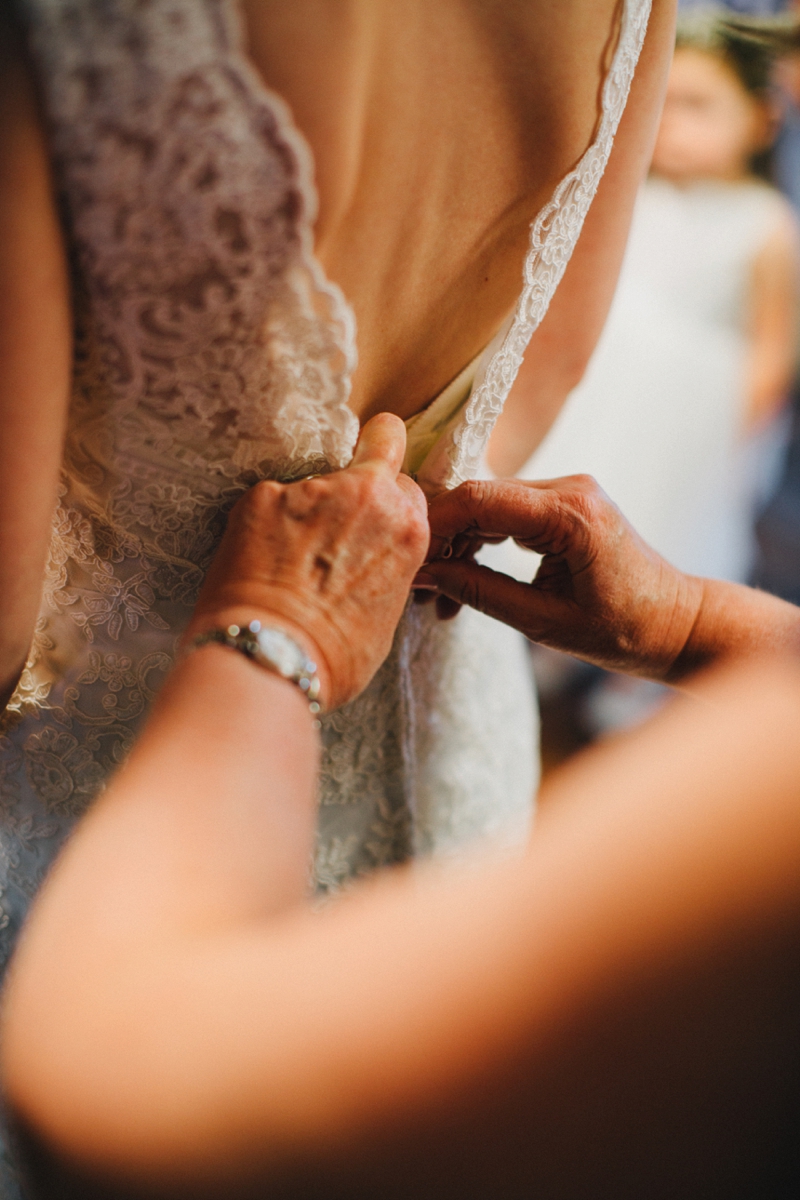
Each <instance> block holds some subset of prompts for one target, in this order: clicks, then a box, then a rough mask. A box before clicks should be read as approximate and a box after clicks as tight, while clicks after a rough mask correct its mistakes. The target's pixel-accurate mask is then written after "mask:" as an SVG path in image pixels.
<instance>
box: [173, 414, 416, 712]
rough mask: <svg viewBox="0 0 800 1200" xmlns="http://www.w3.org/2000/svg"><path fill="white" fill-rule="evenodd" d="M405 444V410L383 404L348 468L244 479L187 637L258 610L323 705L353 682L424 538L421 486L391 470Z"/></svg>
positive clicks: (387, 636)
mask: <svg viewBox="0 0 800 1200" xmlns="http://www.w3.org/2000/svg"><path fill="white" fill-rule="evenodd" d="M404 452H405V428H404V426H403V423H402V421H401V420H400V419H399V418H398V417H395V416H393V415H392V414H391V413H381V414H379V415H378V416H376V417H373V418H372V420H371V421H369V422H368V423H367V424H366V425H365V426H364V428H363V430H362V431H361V437H360V438H359V442H358V446H357V448H356V452H355V455H354V457H353V461H352V463H351V465H350V466H349V467H348V468H347V469H346V470H344V471H337V472H335V473H334V474H331V475H322V476H318V477H316V478H314V479H306V480H301V481H300V482H298V483H291V484H280V483H271V482H265V483H259V484H257V485H256V486H255V487H254V488H252V489H251V490H250V491H249V492H248V493H247V494H246V495H244V496H243V497H242V498H241V500H240V501H239V502H238V504H237V505H236V507H235V508H234V509H233V511H232V512H231V515H230V517H229V518H228V527H227V529H226V531H225V536H224V538H223V539H222V544H221V545H220V548H219V551H218V552H217V555H216V557H215V559H214V562H213V563H212V565H211V569H210V571H209V573H208V577H207V579H206V582H205V584H204V586H203V590H202V592H201V595H200V599H199V601H198V605H197V608H196V610H195V615H194V618H193V620H192V623H191V625H190V628H189V630H188V632H187V638H188V639H191V638H193V637H196V636H197V634H199V633H202V632H203V631H204V630H206V629H209V628H213V627H216V626H220V625H223V626H224V625H229V624H231V623H232V622H236V623H237V624H246V623H247V622H249V621H251V620H252V619H253V618H254V617H255V618H257V619H258V620H260V621H261V622H262V624H265V625H277V626H280V627H281V628H283V629H285V630H286V632H287V633H289V634H290V635H292V636H294V637H296V638H297V639H298V640H299V641H300V643H301V645H302V646H303V647H304V648H305V649H306V651H307V653H308V654H309V656H310V657H311V658H312V659H313V660H314V661H315V662H316V663H317V668H318V673H319V676H320V680H321V684H322V691H321V701H322V705H323V708H325V709H329V708H335V707H337V706H338V705H340V704H344V703H345V702H346V701H347V700H350V699H352V698H353V697H354V696H356V695H357V694H358V693H359V692H360V691H362V690H363V689H364V688H365V687H366V685H367V684H368V683H369V681H370V679H371V678H372V676H373V675H374V674H375V672H376V670H377V669H378V667H379V666H380V664H381V663H382V662H383V660H384V658H385V657H386V655H387V654H388V652H389V649H390V647H391V643H392V637H393V635H394V631H395V628H396V626H397V622H398V621H399V619H400V616H401V614H402V612H403V608H404V605H405V603H406V599H407V597H408V592H409V588H410V585H411V581H412V579H413V577H414V572H415V571H416V570H417V569H418V567H419V566H420V564H421V562H422V560H423V558H424V556H425V551H426V549H427V546H428V525H427V520H426V508H425V499H424V497H423V494H422V492H421V491H420V489H419V488H418V487H417V485H416V484H415V483H413V482H412V481H411V480H410V479H409V478H408V477H407V476H405V475H400V474H399V470H400V465H401V463H402V461H403V454H404Z"/></svg>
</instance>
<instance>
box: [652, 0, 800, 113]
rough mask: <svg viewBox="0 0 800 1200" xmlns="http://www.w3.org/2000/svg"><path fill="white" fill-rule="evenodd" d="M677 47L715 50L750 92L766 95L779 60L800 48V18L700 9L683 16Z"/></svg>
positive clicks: (707, 50)
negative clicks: (737, 13) (740, 14)
mask: <svg viewBox="0 0 800 1200" xmlns="http://www.w3.org/2000/svg"><path fill="white" fill-rule="evenodd" d="M675 48H676V50H682V49H689V50H701V51H703V52H704V53H705V54H712V55H713V56H714V57H715V58H719V59H721V60H722V61H723V62H725V63H726V64H727V65H728V66H729V67H730V68H731V70H732V71H734V73H735V74H736V76H737V78H738V79H739V81H740V82H741V84H742V86H743V87H744V88H745V89H746V90H747V91H748V92H750V93H751V94H752V95H755V96H763V95H764V94H765V93H767V91H768V90H769V86H770V83H771V79H772V68H773V65H774V63H775V60H776V59H777V58H780V57H781V55H784V54H790V53H792V51H797V50H800V21H798V19H797V17H793V16H786V17H745V16H734V15H733V14H732V13H726V12H723V11H721V10H720V9H719V8H707V9H700V10H696V11H694V12H689V13H685V14H682V15H681V16H679V18H678V28H677V33H676V38H675Z"/></svg>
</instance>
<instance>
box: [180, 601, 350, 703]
mask: <svg viewBox="0 0 800 1200" xmlns="http://www.w3.org/2000/svg"><path fill="white" fill-rule="evenodd" d="M254 622H256V623H258V624H259V625H260V626H261V629H262V630H270V629H277V630H279V631H280V632H281V633H284V634H286V636H287V637H288V638H290V639H291V641H292V642H294V643H295V644H296V645H297V646H298V647H299V649H300V650H302V652H303V654H304V655H305V658H306V660H307V661H308V662H309V663H310V665H312V666H313V667H315V672H314V674H315V675H316V676H317V678H318V680H319V694H318V696H317V697H316V699H317V700H318V701H319V704H320V707H321V708H322V710H323V711H326V710H327V709H328V707H329V699H330V697H331V695H332V679H331V672H330V668H329V666H328V662H327V659H326V657H325V655H324V654H323V653H322V651H321V649H320V647H319V646H318V644H317V642H316V640H315V639H314V638H312V637H310V636H309V635H308V634H307V633H306V631H305V630H304V629H302V628H301V627H300V626H299V625H298V624H296V623H295V622H293V621H290V620H287V619H286V617H284V616H283V615H279V614H277V613H274V612H271V611H270V610H269V609H265V608H260V607H255V606H253V607H250V606H249V605H248V606H244V605H232V606H229V607H224V608H219V609H209V610H206V611H203V612H200V613H196V614H195V616H194V617H193V618H192V620H191V622H190V624H189V627H188V629H187V630H186V633H185V634H184V636H183V638H182V639H181V647H182V649H184V650H188V649H189V648H190V647H191V646H192V645H193V644H195V643H196V642H197V639H198V638H202V637H203V636H204V635H207V634H209V633H211V632H213V631H220V630H228V629H230V628H231V627H238V628H239V629H241V630H247V629H248V628H249V627H250V626H251V625H252V624H253V623H254ZM275 678H277V679H279V678H282V676H281V674H280V673H278V672H276V673H275ZM283 678H284V679H285V682H286V683H288V684H290V685H291V686H292V687H294V688H297V684H296V683H295V682H293V681H292V680H291V679H290V678H288V677H286V676H283ZM303 688H305V685H303Z"/></svg>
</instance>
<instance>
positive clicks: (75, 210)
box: [0, 0, 649, 942]
mask: <svg viewBox="0 0 800 1200" xmlns="http://www.w3.org/2000/svg"><path fill="white" fill-rule="evenodd" d="M21 7H22V12H23V15H24V17H25V19H26V21H27V24H28V27H29V30H30V39H31V47H32V51H33V57H34V61H35V62H36V64H37V68H38V73H39V76H40V79H41V82H42V88H43V92H44V99H45V103H46V107H47V111H48V114H49V120H50V138H51V146H52V152H53V158H54V162H55V164H56V170H57V173H58V179H59V182H60V188H61V193H62V200H63V211H64V213H65V221H66V223H67V227H68V233H69V241H70V245H71V247H72V250H73V256H74V269H73V278H74V295H75V312H76V345H77V353H76V364H75V378H74V388H73V398H72V405H71V411H70V419H69V428H68V434H67V442H66V447H65V455H64V474H63V478H64V482H63V489H62V495H61V501H60V505H59V508H58V512H57V515H56V519H55V522H54V527H53V537H52V545H51V553H50V559H49V564H48V570H47V579H46V586H45V592H44V600H43V605H42V610H41V616H40V619H39V622H38V625H37V631H36V637H35V641H34V647H33V651H32V654H31V658H30V660H29V662H28V664H27V667H26V670H25V672H24V674H23V678H22V680H21V682H20V686H19V688H18V690H17V693H16V695H15V697H14V699H13V701H12V704H11V706H10V708H9V711H8V713H7V715H6V718H5V733H4V736H3V738H2V743H1V744H0V753H2V766H3V771H2V784H0V801H1V802H2V808H3V816H4V833H3V838H4V839H5V840H7V842H8V845H7V847H6V850H5V854H6V870H5V872H4V879H3V886H4V888H5V890H4V892H3V895H2V905H3V908H2V914H3V915H2V918H0V923H2V925H3V926H4V927H5V928H6V931H7V933H8V934H9V942H10V940H11V937H12V936H13V934H14V932H15V931H16V929H17V928H18V926H19V922H20V920H21V918H22V916H23V914H24V909H25V907H26V904H27V897H28V896H29V895H30V893H31V892H32V890H33V886H34V883H35V880H37V879H38V878H39V876H40V875H41V873H42V872H43V871H44V870H45V869H46V866H47V863H48V861H49V860H50V858H51V857H52V854H53V853H54V851H55V849H56V848H57V846H58V844H59V843H60V841H61V840H62V839H63V837H64V836H65V835H66V833H67V831H68V829H69V826H70V823H71V822H72V821H73V820H74V819H75V817H76V816H78V815H79V814H80V813H81V812H82V811H83V809H84V808H85V806H86V804H87V803H88V802H89V801H90V800H91V798H92V796H94V795H95V794H96V793H97V791H98V790H99V789H100V788H101V787H102V785H103V782H104V780H105V779H106V778H107V776H108V774H109V772H110V771H111V770H113V769H114V767H115V766H116V765H118V764H119V763H120V762H121V761H122V760H123V759H124V757H125V754H126V753H127V751H128V749H129V747H130V745H131V743H132V740H133V738H134V736H135V732H136V730H137V728H138V725H139V723H140V721H141V719H142V718H143V716H144V715H145V714H146V712H147V710H148V707H149V705H150V703H151V702H152V699H153V697H154V695H155V693H156V691H157V689H158V686H159V683H160V681H161V679H162V678H163V675H164V673H165V672H166V671H167V670H168V669H169V667H170V664H171V661H172V655H173V650H174V644H175V640H176V637H177V636H179V634H180V632H181V630H182V629H183V628H184V626H185V624H186V621H187V619H188V615H189V613H190V611H191V606H192V604H193V601H194V598H195V596H196V593H197V589H198V586H199V583H200V581H201V580H202V578H203V574H204V571H205V568H206V566H207V564H208V561H209V559H210V556H211V555H212V553H213V550H214V547H215V545H216V543H217V541H218V538H219V536H220V531H221V528H222V526H223V523H224V518H225V514H226V512H227V511H228V509H229V508H230V506H231V505H232V504H233V503H234V502H235V500H236V498H237V497H238V496H239V495H240V494H241V492H242V491H243V490H244V489H245V488H246V487H248V486H250V485H251V484H252V483H253V482H254V481H255V480H257V479H260V478H265V477H273V478H282V479H291V478H294V477H297V476H300V475H303V474H306V473H308V472H309V471H310V470H312V469H319V468H321V469H330V468H335V467H337V466H341V465H342V464H344V463H346V462H347V461H348V459H349V456H350V454H351V452H352V447H353V444H354V441H355V437H356V434H357V423H356V421H355V418H354V417H353V415H352V413H351V412H350V410H349V408H348V406H347V400H348V394H349V386H350V377H351V373H352V370H353V366H354V363H355V349H354V322H353V318H352V314H351V312H350V310H349V308H348V306H347V304H346V302H345V301H344V299H343V297H342V296H341V294H340V292H339V291H338V289H337V288H336V287H335V286H334V285H333V284H331V283H330V282H328V281H327V280H326V279H325V277H324V275H323V273H322V270H321V268H320V267H319V265H318V264H317V263H316V261H315V259H314V255H313V244H312V234H311V228H312V221H313V217H314V211H315V195H314V192H313V187H312V184H311V164H310V156H309V152H308V149H307V147H306V145H305V143H304V141H303V139H302V138H301V137H300V135H299V134H298V133H297V131H296V130H295V129H294V127H293V125H292V122H291V118H290V115H289V113H288V111H287V109H286V107H285V105H284V104H283V102H282V101H281V100H280V98H279V97H277V96H275V95H273V94H271V93H270V92H269V91H268V90H267V89H266V88H265V87H264V85H263V84H262V83H261V81H260V79H259V78H258V76H256V74H255V72H254V71H253V70H252V69H251V67H250V66H249V65H248V63H247V61H246V59H245V58H244V56H243V54H242V52H241V49H240V44H239V31H238V22H237V14H236V10H235V7H234V5H233V4H232V3H231V2H230V0H153V2H151V3H148V4H141V3H138V2H136V0H80V2H79V0H22V3H21ZM648 10H649V3H648V2H647V0H627V3H626V4H625V7H624V14H623V24H622V29H621V33H620V37H619V44H618V47H617V50H616V53H615V56H614V61H613V64H612V67H611V70H610V72H609V76H608V78H607V81H606V83H605V87H604V93H603V113H602V118H601V122H600V126H599V132H598V136H597V138H596V140H595V142H594V144H593V145H592V146H591V147H590V149H589V150H588V151H587V153H586V154H585V155H584V157H583V159H582V160H581V162H580V163H579V164H578V166H577V167H576V168H575V170H574V171H573V172H571V173H570V175H569V176H567V178H566V179H564V180H563V181H562V183H561V184H560V185H559V187H558V189H557V191H556V193H555V195H554V196H553V199H552V200H551V202H550V204H548V205H547V207H546V208H545V209H544V210H543V212H542V213H540V215H539V217H538V218H537V221H536V222H535V224H534V226H533V230H532V243H531V252H530V254H529V256H528V260H527V262H526V266H525V286H524V289H523V293H522V296H521V299H520V302H519V305H518V309H517V313H516V316H515V318H514V321H513V323H512V326H511V328H510V330H509V332H508V333H507V335H506V336H505V337H504V339H503V341H502V345H501V346H500V347H499V349H497V351H496V352H495V353H493V354H491V355H488V356H487V360H486V364H485V367H484V369H483V372H482V375H481V376H480V378H479V380H478V382H477V385H476V387H475V389H474V392H473V395H472V397H471V399H470V401H469V402H468V404H467V406H466V410H465V413H464V416H463V419H462V420H461V422H460V424H459V426H458V428H457V429H456V430H455V432H454V434H453V435H452V442H451V445H450V446H449V447H448V454H449V479H448V482H455V481H457V480H458V479H460V478H463V477H464V476H465V475H467V474H468V473H469V472H470V471H471V470H472V469H473V467H474V466H475V463H476V460H477V456H478V454H479V452H480V450H481V449H482V448H483V445H484V443H485V439H486V437H487V436H488V432H489V430H490V428H491V425H492V423H493V421H494V419H495V417H496V415H497V413H498V412H499V410H500V407H501V406H502V402H503V400H504V398H505V395H506V394H507V392H508V389H509V388H510V386H511V383H512V382H513V376H514V374H515V372H516V369H517V367H518V364H519V360H520V359H521V355H522V351H523V349H524V346H525V344H526V343H527V339H528V337H529V336H530V333H531V332H532V330H533V328H534V327H535V325H536V324H537V323H538V321H539V320H541V317H542V316H543V314H544V312H545V311H546V309H547V305H548V304H549V301H550V298H551V296H552V294H553V291H554V290H555V287H556V286H557V283H558V281H559V279H560V277H561V274H562V273H563V270H564V267H565V265H566V262H567V261H568V258H569V254H570V252H571V250H572V248H573V246H574V244H575V241H576V240H577V236H578V233H579V231H580V225H581V223H582V220H583V217H584V215H585V212H586V210H587V208H588V205H589V203H590V202H591V198H592V196H593V195H594V192H595V190H596V187H597V182H598V180H599V178H600V175H601V174H602V170H603V168H604V165H605V162H606V160H607V158H608V154H609V152H610V148H611V143H612V140H613V136H614V132H615V130H616V126H617V124H618V121H619V117H620V114H621V112H622V109H623V107H624V103H625V99H626V96H627V91H628V87H629V84H630V80H631V76H632V74H633V69H634V66H635V62H636V58H637V56H638V53H639V49H640V46H641V42H642V39H643V36H644V31H645V28H646V23H647V15H648ZM477 621H478V623H477V625H476V624H475V618H474V615H468V614H462V616H461V618H459V619H458V620H457V621H456V622H454V623H453V624H452V625H449V626H447V627H439V626H437V625H436V623H435V622H433V621H432V620H431V618H430V616H429V614H427V613H418V612H414V611H411V612H409V613H408V614H407V616H406V619H405V621H404V624H403V627H402V629H401V631H400V632H399V633H398V638H397V641H396V645H395V649H394V651H393V653H392V655H391V656H390V658H389V660H388V661H387V662H386V663H385V664H384V666H383V668H382V669H381V671H380V672H379V673H378V675H377V677H376V679H375V680H374V681H373V683H372V685H371V686H370V688H369V689H368V690H367V692H366V693H365V694H364V695H363V696H362V697H360V698H359V699H358V700H357V701H356V702H355V703H354V704H353V705H350V706H348V708H346V709H344V710H342V711H340V712H338V713H334V714H332V715H331V716H329V717H328V718H327V719H326V721H325V723H324V730H323V740H324V745H325V759H324V768H323V779H322V789H321V801H322V803H321V818H320V838H319V861H318V867H317V875H318V882H319V884H320V886H321V887H331V886H335V885H337V884H339V883H340V882H341V881H342V880H343V879H345V878H346V877H348V876H350V875H352V874H354V873H355V874H357V873H360V872H361V871H363V870H366V869H369V868H370V867H373V866H375V865H380V864H382V863H385V862H390V861H396V860H398V859H401V858H403V857H405V856H406V855H407V854H408V853H410V852H411V851H413V850H423V849H424V850H429V851H437V850H443V849H444V850H446V849H447V848H448V847H451V846H454V845H456V844H457V843H458V842H459V840H463V839H464V838H466V837H469V836H473V835H474V834H476V833H477V832H480V831H481V830H483V831H486V830H487V829H489V828H490V827H491V828H493V829H497V830H499V827H500V826H501V825H502V824H503V823H504V822H505V824H506V826H507V828H509V829H511V828H515V829H517V830H519V829H520V828H521V827H522V826H523V825H524V823H525V820H526V819H527V814H528V812H529V796H530V794H531V791H532V787H533V768H532V765H531V762H532V755H531V751H532V747H531V746H530V737H528V742H527V745H524V744H523V743H524V739H521V738H520V739H518V741H519V754H518V755H517V761H516V764H515V768H514V770H513V771H512V776H513V777H512V776H509V775H508V772H507V771H506V772H504V771H503V769H502V768H501V767H500V766H499V765H497V764H496V769H494V770H493V771H492V772H491V774H490V776H489V777H487V776H486V772H485V770H484V766H483V764H484V763H485V761H487V754H488V751H487V750H486V747H487V746H488V745H492V746H495V745H497V746H501V747H502V746H504V745H506V744H507V742H508V738H509V737H511V738H512V741H513V737H514V735H512V734H511V733H510V732H509V731H510V730H512V729H519V730H522V729H523V728H524V727H525V725H526V724H528V725H529V727H530V724H532V706H533V700H532V697H531V695H530V686H529V684H528V683H526V682H525V679H524V678H523V675H524V673H522V674H521V668H520V665H519V664H520V661H521V658H520V654H521V651H520V646H519V640H518V639H516V638H515V636H514V635H510V634H509V633H508V631H503V632H502V633H499V632H497V630H496V629H495V628H494V627H493V626H492V625H491V623H490V622H487V621H485V620H484V619H483V618H478V619H477ZM490 642H491V643H493V645H494V654H495V659H494V664H492V663H489V662H487V661H486V654H485V653H484V651H483V649H482V647H483V646H484V645H488V644H489V643H490ZM456 648H457V649H456ZM492 675H494V676H499V677H501V678H502V679H504V680H505V681H506V683H505V685H502V684H501V685H500V687H499V688H498V687H497V686H495V687H492V686H491V682H490V680H491V676H492ZM445 678H449V679H450V687H449V689H448V688H445V687H444V686H443V680H444V679H445ZM510 678H514V679H515V680H516V685H515V686H516V688H517V692H516V695H517V697H518V698H519V697H521V699H519V700H518V704H517V706H516V709H515V711H514V712H509V711H508V706H507V704H506V694H505V692H502V688H503V687H504V686H505V688H506V689H507V687H508V684H507V681H508V679H510ZM501 692H502V694H501ZM423 697H424V699H423ZM460 731H466V735H465V736H464V737H463V738H462V737H461V736H460ZM456 744H458V746H459V752H458V754H457V755H454V754H449V753H448V751H447V747H448V745H456ZM444 762H447V763H448V764H449V765H448V767H447V769H446V770H444V769H443V768H442V766H441V764H442V763H444ZM437 764H438V766H437ZM479 779H480V780H481V788H484V789H485V790H484V791H483V792H482V794H480V796H479V790H478V786H477V783H476V781H477V780H479ZM445 793H447V794H448V795H452V796H453V797H454V798H453V799H452V802H450V801H448V803H447V804H445V803H444V802H443V801H442V796H444V795H445ZM457 794H460V795H461V797H462V799H461V801H460V802H459V801H457V800H456V799H455V797H456V795H457ZM459 805H460V807H461V810H463V813H464V814H466V813H467V812H468V811H469V812H470V814H471V815H470V816H469V817H467V816H464V817H463V820H462V819H461V818H460V817H459ZM445 812H446V817H442V819H440V818H439V816H438V815H437V814H440V813H445ZM478 814H482V815H478ZM15 831H16V832H15ZM23 831H24V839H21V832H23ZM23 840H24V846H23V844H22V843H23ZM17 901H19V903H18V902H17Z"/></svg>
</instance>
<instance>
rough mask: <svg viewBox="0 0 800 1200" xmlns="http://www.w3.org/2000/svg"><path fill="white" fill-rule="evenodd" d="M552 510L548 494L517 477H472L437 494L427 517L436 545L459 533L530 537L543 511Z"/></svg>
mask: <svg viewBox="0 0 800 1200" xmlns="http://www.w3.org/2000/svg"><path fill="white" fill-rule="evenodd" d="M550 509H552V499H551V498H549V497H548V493H546V492H544V491H542V490H540V489H531V488H529V487H527V486H526V485H525V484H523V483H519V482H518V481H516V480H511V479H508V480H497V481H493V482H489V481H483V480H472V481H470V482H469V483H464V484H462V485H461V487H457V488H456V489H455V490H454V491H452V492H444V493H442V494H441V495H440V496H436V497H435V499H434V500H433V501H432V502H431V505H430V508H429V511H428V519H429V520H430V523H431V535H432V539H433V544H434V545H437V544H441V543H443V542H449V541H451V540H452V539H453V538H454V537H456V536H457V535H458V534H460V533H476V532H481V533H487V534H494V535H496V536H503V537H517V538H528V537H529V536H530V535H531V533H532V532H535V531H536V529H537V527H538V524H540V523H541V515H542V513H543V512H545V511H549V510H550ZM537 518H538V520H537Z"/></svg>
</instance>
